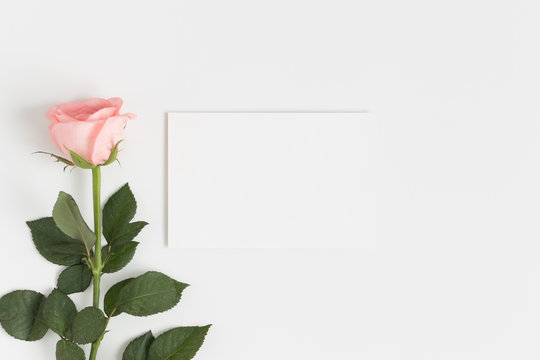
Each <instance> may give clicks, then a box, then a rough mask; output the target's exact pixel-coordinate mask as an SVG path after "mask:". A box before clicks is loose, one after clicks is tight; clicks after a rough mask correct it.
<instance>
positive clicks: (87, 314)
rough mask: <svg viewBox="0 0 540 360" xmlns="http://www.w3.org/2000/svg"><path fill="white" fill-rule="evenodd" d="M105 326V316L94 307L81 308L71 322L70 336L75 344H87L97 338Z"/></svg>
mask: <svg viewBox="0 0 540 360" xmlns="http://www.w3.org/2000/svg"><path fill="white" fill-rule="evenodd" d="M106 327H107V318H106V317H105V315H103V312H102V311H101V310H99V309H96V308H95V307H87V308H85V309H83V310H81V311H80V312H79V313H78V314H77V315H75V318H74V319H73V323H72V324H71V336H72V339H73V341H74V342H76V343H77V344H89V343H91V342H94V341H96V340H97V339H99V337H100V336H101V334H102V333H103V331H105V328H106Z"/></svg>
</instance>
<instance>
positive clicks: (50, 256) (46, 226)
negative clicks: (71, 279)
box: [27, 217, 86, 266]
mask: <svg viewBox="0 0 540 360" xmlns="http://www.w3.org/2000/svg"><path fill="white" fill-rule="evenodd" d="M27 224H28V227H29V228H30V231H31V232H32V240H33V241H34V245H35V246H36V248H37V250H38V251H39V253H40V254H41V255H42V256H43V257H44V258H45V259H47V260H49V261H50V262H52V263H54V264H58V265H66V266H70V265H75V264H80V263H81V260H82V257H83V256H84V255H85V254H86V249H85V247H84V245H83V244H81V243H80V242H78V241H77V240H74V239H72V238H70V237H69V236H67V235H66V234H64V233H63V232H62V231H60V229H58V227H57V226H56V224H55V223H54V220H53V218H52V217H46V218H42V219H38V220H34V221H28V222H27Z"/></svg>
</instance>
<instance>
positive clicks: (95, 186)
mask: <svg viewBox="0 0 540 360" xmlns="http://www.w3.org/2000/svg"><path fill="white" fill-rule="evenodd" d="M92 190H93V198H94V232H95V234H96V244H95V251H94V261H93V267H92V273H93V275H94V302H93V306H94V307H95V308H96V309H99V287H100V277H101V270H102V264H101V199H100V193H101V167H100V166H96V167H95V168H93V169H92ZM100 343H101V339H98V340H96V341H95V342H94V343H92V350H91V352H90V360H95V359H96V356H97V351H98V348H99V345H100Z"/></svg>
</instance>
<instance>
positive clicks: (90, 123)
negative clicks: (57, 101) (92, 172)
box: [46, 98, 136, 165]
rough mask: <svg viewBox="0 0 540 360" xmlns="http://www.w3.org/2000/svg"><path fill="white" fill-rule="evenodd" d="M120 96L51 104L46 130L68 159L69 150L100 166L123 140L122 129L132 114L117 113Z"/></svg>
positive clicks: (118, 111)
mask: <svg viewBox="0 0 540 360" xmlns="http://www.w3.org/2000/svg"><path fill="white" fill-rule="evenodd" d="M121 106H122V99H120V98H110V99H100V98H90V99H86V100H84V101H81V102H70V103H66V104H61V105H56V106H53V107H51V108H50V109H49V111H47V114H46V116H47V118H48V119H49V120H51V123H50V125H49V133H50V134H51V138H52V140H53V141H54V143H55V144H56V147H58V149H59V150H60V151H61V152H62V153H63V154H64V155H65V156H66V157H67V158H68V159H70V160H71V154H70V153H69V151H68V150H67V149H69V150H71V151H73V152H75V153H77V154H79V155H81V156H82V157H83V158H84V159H85V160H86V161H88V162H90V163H91V164H93V165H101V164H103V163H104V162H105V161H107V159H108V158H109V156H110V155H111V151H112V150H113V149H114V146H115V145H116V144H117V143H118V142H119V141H120V140H123V139H124V128H125V126H126V124H127V121H128V120H131V119H135V117H136V116H135V114H130V113H127V114H122V115H121V114H120V107H121Z"/></svg>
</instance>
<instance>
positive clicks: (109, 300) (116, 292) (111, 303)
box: [103, 278, 133, 316]
mask: <svg viewBox="0 0 540 360" xmlns="http://www.w3.org/2000/svg"><path fill="white" fill-rule="evenodd" d="M132 280H133V278H129V279H126V280H122V281H120V282H118V283H116V284H114V285H113V286H112V287H111V288H110V289H109V291H107V293H106V294H105V300H104V306H103V308H104V310H105V314H107V315H108V316H112V314H113V313H114V315H120V314H121V313H122V312H121V311H118V309H117V308H116V307H117V305H118V297H119V296H120V291H121V290H122V289H123V288H124V286H126V285H127V284H128V283H129V282H130V281H132Z"/></svg>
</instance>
